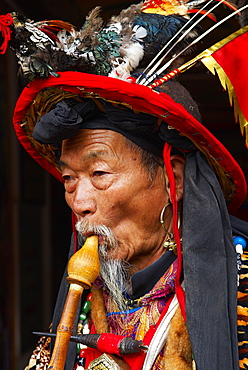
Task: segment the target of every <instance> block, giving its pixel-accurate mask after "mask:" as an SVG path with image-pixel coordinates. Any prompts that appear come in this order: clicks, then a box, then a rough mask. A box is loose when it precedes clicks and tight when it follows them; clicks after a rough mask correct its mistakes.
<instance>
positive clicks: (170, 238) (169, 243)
mask: <svg viewBox="0 0 248 370" xmlns="http://www.w3.org/2000/svg"><path fill="white" fill-rule="evenodd" d="M170 205H171V202H169V203H167V204H166V205H165V206H164V208H163V209H162V211H161V214H160V223H161V225H162V227H163V229H164V231H165V232H166V234H167V239H166V241H165V242H164V243H163V247H164V248H165V249H166V250H170V251H172V252H173V253H174V254H177V244H176V242H175V238H174V233H172V232H169V230H168V229H166V227H165V225H164V212H165V210H166V208H167V207H168V206H170ZM179 228H180V212H178V229H179Z"/></svg>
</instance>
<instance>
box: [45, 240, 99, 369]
mask: <svg viewBox="0 0 248 370" xmlns="http://www.w3.org/2000/svg"><path fill="white" fill-rule="evenodd" d="M99 271H100V261H99V257H98V236H96V235H92V236H90V237H88V238H87V240H86V242H85V244H84V245H83V247H82V248H81V249H79V250H78V251H77V252H76V253H75V254H74V255H73V256H72V257H71V259H70V261H69V263H68V277H67V280H68V282H69V284H70V287H69V291H68V294H67V298H66V301H65V305H64V309H63V313H62V316H61V319H60V322H59V325H58V327H57V334H56V340H55V345H54V349H53V354H52V358H51V360H50V363H49V366H48V369H49V370H64V366H65V361H66V355H67V351H68V345H69V341H70V337H71V335H72V332H73V327H74V321H75V317H76V312H77V308H78V304H79V300H80V297H81V295H82V293H83V290H84V289H85V288H90V287H91V284H92V283H93V282H94V281H95V279H96V278H97V276H98V274H99Z"/></svg>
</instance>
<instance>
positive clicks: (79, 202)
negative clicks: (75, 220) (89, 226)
mask: <svg viewBox="0 0 248 370" xmlns="http://www.w3.org/2000/svg"><path fill="white" fill-rule="evenodd" d="M93 193H94V191H93V189H91V186H89V184H87V182H86V181H78V183H77V186H76V189H75V191H74V192H73V194H71V195H72V198H71V202H70V204H69V205H70V207H71V208H72V210H73V212H74V213H76V215H78V216H79V217H80V216H81V217H82V216H83V217H86V216H88V217H89V216H91V215H93V214H94V213H95V212H96V201H95V198H94V196H93Z"/></svg>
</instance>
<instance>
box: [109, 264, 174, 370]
mask: <svg viewBox="0 0 248 370" xmlns="http://www.w3.org/2000/svg"><path fill="white" fill-rule="evenodd" d="M176 271H177V260H176V261H174V263H173V264H172V265H171V266H170V267H169V269H168V270H167V271H166V272H165V274H164V275H163V276H162V277H161V278H160V279H159V281H158V282H157V283H156V284H155V286H154V287H153V289H152V290H151V291H150V292H149V293H147V294H146V295H144V296H143V297H141V298H140V299H139V301H138V305H139V306H138V307H137V308H134V309H130V310H128V311H122V312H119V311H118V309H117V307H116V311H114V312H112V311H111V312H110V309H111V308H113V307H114V303H113V301H112V299H111V297H110V296H109V294H108V292H107V291H106V290H105V291H104V298H105V304H106V308H107V320H108V324H109V327H110V332H111V333H114V334H118V335H124V336H130V337H132V338H134V339H137V340H143V339H144V336H145V334H146V333H147V331H148V330H149V329H150V328H151V327H152V326H154V325H155V324H156V323H157V321H158V319H159V318H160V315H161V313H162V311H163V308H164V307H165V305H166V303H167V302H168V300H169V298H170V297H171V295H172V294H173V293H174V291H175V277H176ZM163 354H164V353H163V351H161V353H160V355H159V356H158V358H157V360H156V362H155V364H154V366H153V370H155V369H156V370H160V369H162V368H163V366H162V365H163Z"/></svg>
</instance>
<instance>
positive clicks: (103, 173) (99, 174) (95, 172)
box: [93, 171, 107, 177]
mask: <svg viewBox="0 0 248 370" xmlns="http://www.w3.org/2000/svg"><path fill="white" fill-rule="evenodd" d="M106 174H107V172H104V171H94V172H93V176H97V177H99V176H103V175H106Z"/></svg>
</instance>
